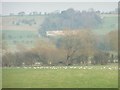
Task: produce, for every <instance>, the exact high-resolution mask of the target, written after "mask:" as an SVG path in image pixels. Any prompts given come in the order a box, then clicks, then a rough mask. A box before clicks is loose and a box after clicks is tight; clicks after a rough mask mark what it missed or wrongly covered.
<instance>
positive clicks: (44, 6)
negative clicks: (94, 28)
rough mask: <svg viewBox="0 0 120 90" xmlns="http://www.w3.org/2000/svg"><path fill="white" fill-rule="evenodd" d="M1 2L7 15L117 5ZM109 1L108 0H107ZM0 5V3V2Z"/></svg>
mask: <svg viewBox="0 0 120 90" xmlns="http://www.w3.org/2000/svg"><path fill="white" fill-rule="evenodd" d="M3 1H4V2H2V14H3V15H8V14H9V13H14V14H17V13H18V12H21V11H24V12H25V13H30V12H33V11H37V12H43V13H44V12H47V13H49V12H53V11H55V10H59V11H62V10H66V9H68V8H74V9H75V10H80V11H82V10H88V9H89V8H93V9H95V10H100V11H105V12H106V11H113V10H115V8H117V7H118V3H117V2H5V0H3ZM109 1H110V0H109ZM0 5H1V4H0Z"/></svg>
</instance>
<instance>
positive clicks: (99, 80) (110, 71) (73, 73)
mask: <svg viewBox="0 0 120 90" xmlns="http://www.w3.org/2000/svg"><path fill="white" fill-rule="evenodd" d="M2 85H3V88H63V87H64V88H117V87H118V70H117V67H116V66H113V65H112V66H87V67H85V66H83V67H80V66H74V67H73V66H71V67H39V68H35V67H34V68H33V67H32V68H28V67H24V68H3V83H2Z"/></svg>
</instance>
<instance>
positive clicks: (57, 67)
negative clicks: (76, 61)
mask: <svg viewBox="0 0 120 90" xmlns="http://www.w3.org/2000/svg"><path fill="white" fill-rule="evenodd" d="M17 68H24V69H54V70H57V69H83V70H90V69H101V70H106V69H108V70H120V68H118V67H117V66H113V67H110V66H103V67H101V66H100V67H99V66H97V67H96V66H40V67H17Z"/></svg>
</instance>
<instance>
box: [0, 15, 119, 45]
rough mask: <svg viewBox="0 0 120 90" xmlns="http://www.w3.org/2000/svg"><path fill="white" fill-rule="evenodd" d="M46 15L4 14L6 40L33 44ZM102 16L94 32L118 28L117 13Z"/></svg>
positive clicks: (9, 42)
mask: <svg viewBox="0 0 120 90" xmlns="http://www.w3.org/2000/svg"><path fill="white" fill-rule="evenodd" d="M46 17H47V16H3V17H2V23H0V25H1V26H0V28H1V27H2V34H3V35H4V40H5V41H6V42H7V44H8V45H9V46H10V47H12V46H14V47H15V46H16V45H17V44H24V45H26V46H30V47H31V46H33V45H34V43H35V41H36V40H37V39H38V38H39V31H40V27H41V24H42V23H43V21H44V20H45V18H46ZM100 17H101V18H102V24H101V25H100V26H99V27H97V28H95V29H93V31H94V32H96V33H98V34H106V33H108V32H110V31H112V30H118V16H117V15H116V14H101V15H100ZM0 19H1V18H0ZM54 31H56V30H54Z"/></svg>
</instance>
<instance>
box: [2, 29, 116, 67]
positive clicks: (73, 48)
mask: <svg viewBox="0 0 120 90" xmlns="http://www.w3.org/2000/svg"><path fill="white" fill-rule="evenodd" d="M117 32H118V31H115V30H114V31H111V32H109V33H108V34H106V35H103V36H100V35H96V34H95V33H94V32H92V31H91V30H81V31H80V30H78V31H76V33H71V31H70V30H64V34H65V35H63V36H61V37H59V38H57V40H54V39H49V38H46V39H45V40H44V39H43V40H42V39H39V40H37V41H36V44H35V46H34V47H33V48H31V49H25V47H19V48H18V49H19V50H18V51H17V52H14V53H12V52H9V51H7V49H6V48H4V50H5V51H6V52H5V53H4V54H3V56H2V60H3V62H2V65H3V66H8V67H9V66H35V65H36V63H39V65H47V66H53V65H57V66H58V65H67V66H68V65H74V64H75V65H89V64H90V65H96V64H101V65H106V64H108V63H113V62H117V60H118V55H117V54H114V53H111V52H116V53H117V52H118V41H117V38H118V36H117Z"/></svg>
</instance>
